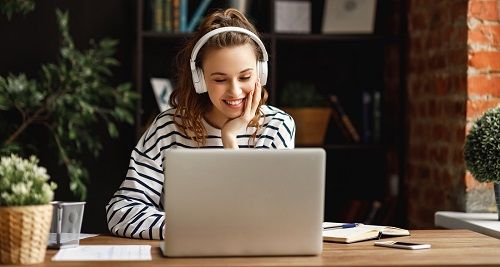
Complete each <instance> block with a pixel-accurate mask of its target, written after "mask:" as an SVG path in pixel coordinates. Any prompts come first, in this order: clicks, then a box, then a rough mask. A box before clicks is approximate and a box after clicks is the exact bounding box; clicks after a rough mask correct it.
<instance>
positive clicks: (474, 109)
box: [467, 98, 500, 119]
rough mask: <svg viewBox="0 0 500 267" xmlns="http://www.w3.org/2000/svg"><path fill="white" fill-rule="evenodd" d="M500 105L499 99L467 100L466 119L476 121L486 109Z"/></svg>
mask: <svg viewBox="0 0 500 267" xmlns="http://www.w3.org/2000/svg"><path fill="white" fill-rule="evenodd" d="M499 103H500V99H498V98H495V99H488V100H474V101H471V100H467V118H468V119H477V118H479V117H480V116H481V115H483V113H484V112H486V111H487V110H488V109H491V108H494V107H496V106H497V105H498V104H499Z"/></svg>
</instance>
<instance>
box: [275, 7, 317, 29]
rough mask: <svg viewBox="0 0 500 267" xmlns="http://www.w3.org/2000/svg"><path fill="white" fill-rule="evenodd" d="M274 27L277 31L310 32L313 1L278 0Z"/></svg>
mask: <svg viewBox="0 0 500 267" xmlns="http://www.w3.org/2000/svg"><path fill="white" fill-rule="evenodd" d="M274 4H275V6H274V29H275V30H276V32H277V33H310V32H311V2H309V1H298V0H295V1H289V0H276V1H275V2H274Z"/></svg>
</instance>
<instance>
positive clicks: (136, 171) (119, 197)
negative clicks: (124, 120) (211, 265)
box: [106, 113, 173, 239]
mask: <svg viewBox="0 0 500 267" xmlns="http://www.w3.org/2000/svg"><path fill="white" fill-rule="evenodd" d="M172 125H173V124H172V114H168V113H164V114H160V115H159V116H158V117H157V119H156V120H155V122H154V123H153V124H152V125H151V127H150V128H149V129H148V131H146V133H145V134H144V135H143V137H142V138H141V139H140V140H139V142H138V143H137V146H136V147H135V148H134V150H133V151H132V154H131V157H130V163H129V167H128V171H127V175H126V177H125V180H124V181H123V182H122V184H121V185H120V188H119V189H118V190H117V191H116V193H115V194H114V195H113V197H112V198H111V200H110V201H109V203H108V205H107V206H106V219H107V223H108V228H109V230H110V232H111V233H112V234H114V235H118V236H124V237H132V238H144V239H163V228H164V227H165V223H164V222H165V212H164V209H163V203H162V199H163V183H164V175H163V167H164V166H162V163H161V162H162V160H163V158H162V156H161V154H162V153H161V147H162V146H164V145H166V144H167V146H168V143H172V142H173V141H172V139H171V137H165V136H168V133H169V131H170V127H172Z"/></svg>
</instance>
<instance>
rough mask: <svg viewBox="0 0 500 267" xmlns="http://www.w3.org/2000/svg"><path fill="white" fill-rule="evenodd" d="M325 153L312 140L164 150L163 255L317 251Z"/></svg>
mask: <svg viewBox="0 0 500 267" xmlns="http://www.w3.org/2000/svg"><path fill="white" fill-rule="evenodd" d="M325 157H326V153H325V151H324V150H323V149H320V148H303V149H291V150H290V149H288V150H256V149H243V150H224V149H175V150H169V151H168V152H166V154H165V159H164V163H163V164H164V166H165V167H164V169H165V173H164V174H165V188H164V197H163V201H164V209H165V233H164V234H165V240H164V241H162V242H161V244H160V245H161V248H162V252H163V255H165V256H169V257H204V256H266V255H317V254H320V253H321V252H322V245H323V243H322V222H323V202H324V189H325Z"/></svg>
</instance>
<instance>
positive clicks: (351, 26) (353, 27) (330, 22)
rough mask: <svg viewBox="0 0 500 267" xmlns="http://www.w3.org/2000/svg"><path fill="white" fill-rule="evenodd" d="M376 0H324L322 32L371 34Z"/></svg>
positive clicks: (373, 26) (373, 25)
mask: <svg viewBox="0 0 500 267" xmlns="http://www.w3.org/2000/svg"><path fill="white" fill-rule="evenodd" d="M376 8H377V0H325V6H324V9H323V10H324V13H323V25H322V32H323V33H326V34H329V33H331V34H371V33H373V32H374V28H375V16H376Z"/></svg>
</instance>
